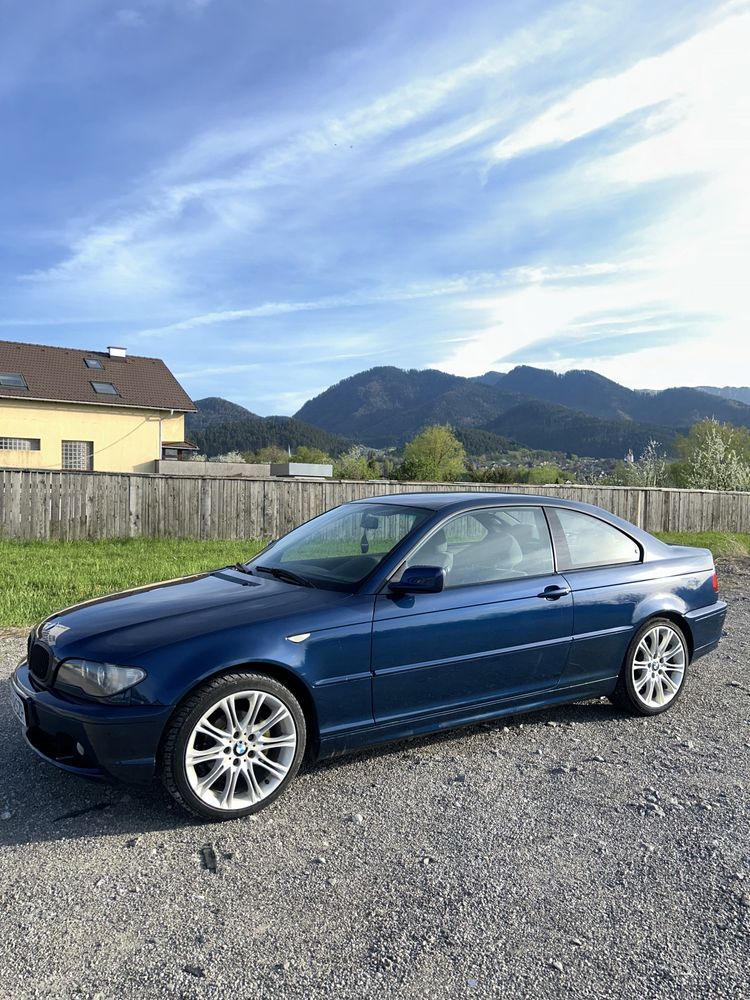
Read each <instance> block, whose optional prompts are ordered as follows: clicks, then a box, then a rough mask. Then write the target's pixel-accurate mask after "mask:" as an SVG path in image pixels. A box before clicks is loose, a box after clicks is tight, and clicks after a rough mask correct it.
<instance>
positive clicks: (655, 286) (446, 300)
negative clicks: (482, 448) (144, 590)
mask: <svg viewBox="0 0 750 1000" xmlns="http://www.w3.org/2000/svg"><path fill="white" fill-rule="evenodd" d="M0 18H1V19H2V24H3V31H2V33H0V128H1V129H2V133H1V134H2V136H3V143H2V156H0V181H1V182H2V191H3V195H4V196H3V198H2V199H0V235H1V236H2V238H1V239H0V337H3V338H6V339H11V340H28V341H34V342H37V343H47V344H59V345H67V346H77V347H88V348H92V349H93V348H99V347H105V346H106V345H107V344H110V343H117V344H123V345H125V346H127V347H128V348H129V350H130V351H131V352H132V353H137V354H149V355H155V356H160V357H163V358H164V359H165V360H166V361H167V363H168V364H169V365H170V366H171V367H172V369H173V370H174V371H175V372H176V373H177V374H178V375H179V376H180V378H181V380H182V381H183V383H184V385H185V387H186V388H187V390H188V391H189V392H190V393H191V395H192V396H193V398H200V397H202V396H206V395H219V396H224V397H226V398H229V399H233V400H235V401H237V402H240V403H242V404H243V405H245V406H247V407H249V408H250V409H252V410H254V411H255V412H258V413H262V414H267V413H292V412H294V411H295V410H296V409H297V408H298V407H299V406H300V405H301V404H302V402H304V400H306V399H307V398H309V397H310V396H313V395H315V394H316V393H317V392H319V391H321V390H322V389H323V388H325V387H327V386H328V385H330V384H331V383H333V382H334V381H336V380H338V379H340V378H343V377H345V376H347V375H350V374H353V373H354V372H357V371H360V370H362V369H364V368H370V367H372V366H374V365H382V364H393V365H398V366H401V367H416V368H423V367H428V366H430V367H438V368H441V369H443V370H446V371H451V372H455V373H457V374H462V375H473V374H479V373H481V372H483V371H485V370H487V369H490V368H495V369H500V370H507V369H509V368H510V367H512V366H513V365H514V364H521V363H530V364H535V365H539V366H541V367H550V368H554V369H556V370H565V369H568V368H575V367H577V368H581V367H586V368H595V369H596V370H598V371H601V372H602V373H603V374H605V375H608V376H610V377H612V378H615V379H617V380H618V381H621V382H624V383H625V384H628V385H632V386H636V387H652V388H660V387H663V386H666V385H673V384H702V383H716V384H721V385H724V384H747V383H748V382H750V337H749V336H748V329H749V323H748V321H749V320H750V316H748V313H749V312H750V306H749V305H748V302H750V297H749V296H748V294H747V284H748V279H747V276H746V269H747V261H748V259H750V199H748V197H747V194H746V187H747V180H746V178H747V176H748V175H750V82H749V78H748V73H747V52H748V51H750V4H748V3H747V2H745V0H742V2H737V0H735V2H729V3H707V2H705V0H703V2H691V0H679V2H677V0H660V2H659V3H658V4H657V3H654V2H653V0H649V2H641V0H632V2H622V3H618V2H608V0H598V2H597V0H588V2H585V3H576V2H566V3H559V4H552V3H541V2H534V0H525V2H521V0H516V2H489V0H487V2H483V3H477V2H472V0H463V2H462V3H461V4H457V3H453V2H426V0H411V2H410V3H408V4H405V3H403V2H398V3H396V2H391V0H381V2H380V3H379V4H371V3H364V2H359V0H355V2H352V0H348V2H343V0H305V2H304V3H303V2H300V0H297V2H294V3H291V2H288V0H275V2H271V0H133V2H131V3H122V4H119V3H118V2H112V0H65V3H64V4H62V3H59V2H58V0H38V2H36V3H34V4H25V5H21V4H18V3H17V2H15V0H0Z"/></svg>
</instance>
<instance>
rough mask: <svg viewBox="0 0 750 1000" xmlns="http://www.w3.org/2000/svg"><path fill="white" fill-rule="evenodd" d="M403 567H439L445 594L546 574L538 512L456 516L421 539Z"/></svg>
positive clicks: (547, 550)
mask: <svg viewBox="0 0 750 1000" xmlns="http://www.w3.org/2000/svg"><path fill="white" fill-rule="evenodd" d="M406 566H440V567H442V568H443V569H444V570H445V586H446V588H448V587H466V586H471V585H472V584H480V583H493V582H496V581H501V580H515V579H518V578H519V577H525V576H540V575H543V574H546V573H552V572H553V571H554V569H553V567H554V562H553V558H552V542H551V540H550V536H549V529H548V528H547V521H546V519H545V516H544V512H543V511H542V509H541V507H499V508H483V509H481V510H476V511H471V512H469V513H465V514H458V515H456V517H453V518H451V519H450V520H449V521H447V522H446V523H445V524H444V525H443V526H442V527H440V528H438V530H437V531H434V532H433V533H432V535H430V536H429V537H428V538H427V539H425V541H423V542H422V543H421V545H420V546H419V547H418V548H417V549H415V551H414V552H413V553H412V554H411V555H410V556H409V558H408V559H407V561H406V563H405V564H404V567H403V568H405V567H406Z"/></svg>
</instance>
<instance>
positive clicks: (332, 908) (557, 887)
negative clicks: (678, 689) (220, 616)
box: [0, 567, 750, 1000]
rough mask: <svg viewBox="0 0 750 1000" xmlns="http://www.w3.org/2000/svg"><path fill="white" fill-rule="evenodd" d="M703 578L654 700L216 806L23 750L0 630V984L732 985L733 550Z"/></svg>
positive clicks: (738, 594) (549, 993)
mask: <svg viewBox="0 0 750 1000" xmlns="http://www.w3.org/2000/svg"><path fill="white" fill-rule="evenodd" d="M722 582H723V596H724V597H726V599H727V600H728V601H729V603H730V614H729V617H728V619H727V633H726V637H725V639H724V642H723V644H722V646H721V648H720V650H719V651H718V652H716V653H714V654H712V655H711V656H710V657H707V658H705V659H704V660H701V661H699V662H698V663H697V664H696V666H695V669H694V670H693V672H692V676H691V678H690V681H689V687H688V689H687V690H686V692H685V696H684V697H683V698H682V699H681V701H680V702H679V703H678V705H677V706H676V707H675V708H674V709H673V710H672V711H670V712H669V713H667V714H666V715H665V716H662V717H661V718H659V719H656V720H648V721H643V720H638V719H631V718H626V717H623V716H622V715H620V714H618V713H617V712H616V711H615V710H614V709H613V708H612V707H611V706H610V705H609V704H608V703H605V702H600V701H597V702H587V703H581V704H576V705H571V706H567V707H563V708H558V709H554V710H552V711H549V712H544V713H538V714H534V715H526V716H517V717H514V718H513V719H512V720H503V721H501V722H500V723H499V724H492V725H484V726H478V727H475V728H472V729H468V730H463V731H460V732H454V733H451V734H447V735H442V736H439V737H433V738H429V739H421V740H419V741H415V742H411V743H408V744H407V743H402V744H398V745H394V746H391V747H389V748H387V749H385V750H377V751H374V752H368V753H361V754H358V755H356V756H354V757H349V758H343V759H339V760H336V761H334V762H328V763H321V764H318V765H315V766H312V767H308V768H307V769H306V770H305V771H304V772H303V773H302V774H301V775H300V777H299V778H298V779H297V781H296V782H295V783H294V784H293V785H292V787H291V788H290V790H289V791H288V792H287V793H286V794H285V795H284V796H283V797H282V798H281V800H279V802H278V803H276V804H275V805H273V806H272V807H270V808H269V809H268V810H266V811H265V812H263V813H261V814H260V815H259V816H257V817H253V818H252V819H250V820H245V821H238V822H235V823H230V824H219V825H211V824H209V825H201V824H199V823H196V822H193V821H191V820H189V819H187V818H186V817H184V816H183V815H182V814H181V813H180V811H179V810H178V809H177V807H173V806H172V805H171V804H170V802H169V800H168V798H167V797H166V794H165V793H162V792H161V791H160V790H159V789H158V788H156V789H154V790H151V789H147V790H145V791H141V790H135V791H134V790H132V789H125V788H124V787H108V786H103V785H97V784H92V783H87V782H84V781H81V780H80V779H77V778H74V777H71V776H68V775H64V774H60V773H58V772H57V771H55V770H54V769H53V768H51V767H49V766H48V765H45V764H44V763H43V762H41V761H39V760H38V759H37V758H36V757H35V756H34V754H32V752H31V751H30V750H28V749H27V748H26V747H25V746H24V745H23V744H22V742H21V738H20V734H19V732H18V728H17V725H16V722H15V720H14V719H13V717H12V716H11V712H10V708H9V706H8V703H7V677H8V675H9V674H10V672H11V669H12V667H13V665H14V664H15V662H16V661H17V659H18V658H19V656H20V655H21V652H22V649H23V639H22V637H20V636H19V635H18V634H16V635H12V634H10V635H8V634H6V635H4V636H3V637H2V638H0V687H2V691H0V733H1V734H2V739H3V745H4V746H6V747H7V748H8V750H9V753H8V756H7V758H6V767H5V778H4V781H3V783H2V785H0V863H1V871H2V878H1V879H0V972H1V975H0V997H2V998H3V1000H5V998H14V1000H22V998H27V997H29V998H31V997H45V998H46V997H61V998H62V997H64V998H97V1000H105V998H106V1000H110V998H112V1000H115V998H117V1000H123V998H130V997H134V998H135V997H137V998H139V1000H141V998H144V1000H145V998H151V997H154V998H156V997H165V996H170V997H184V998H204V997H206V998H213V997H216V998H222V1000H225V998H232V1000H244V998H252V1000H256V998H259V997H263V996H269V997H281V998H285V1000H286V998H296V997H309V998H330V997H335V998H337V1000H338V998H341V1000H348V998H356V1000H360V998H370V997H372V998H378V1000H381V998H382V1000H386V998H396V997H398V998H401V997H403V998H407V997H408V998H432V997H435V998H443V997H445V998H456V997H464V996H466V997H473V996H475V997H491V996H502V997H506V998H507V997H524V998H525V997H541V998H544V997H557V996H560V995H564V996H570V997H597V998H605V997H613V998H614V997H618V998H619V997H633V998H638V1000H644V998H657V997H658V998H672V997H674V998H678V997H679V998H689V997H696V998H697V997H700V998H704V997H707V996H710V997H712V998H721V997H731V998H732V1000H737V998H739V997H742V996H743V995H744V996H747V995H748V993H750V987H749V986H748V974H749V970H750V932H749V931H750V833H748V828H749V827H750V810H749V809H748V794H747V791H748V785H750V767H749V766H748V765H749V764H750V677H749V676H748V670H747V659H748V652H750V570H748V569H746V568H742V567H739V568H737V567H735V569H734V570H733V571H732V572H731V573H727V572H726V571H725V572H724V573H723V581H722ZM206 846H210V847H211V848H212V850H213V854H214V856H215V859H216V870H215V871H212V870H211V867H212V864H211V862H212V860H213V859H212V857H211V855H210V852H209V854H208V856H207V858H206V857H204V853H203V848H204V847H206ZM206 860H208V862H209V864H208V866H207V865H206Z"/></svg>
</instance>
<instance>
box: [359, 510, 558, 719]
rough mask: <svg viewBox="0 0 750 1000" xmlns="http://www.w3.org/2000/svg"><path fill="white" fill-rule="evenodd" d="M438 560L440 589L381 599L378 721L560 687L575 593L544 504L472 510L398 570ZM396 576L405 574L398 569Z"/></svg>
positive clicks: (376, 627)
mask: <svg viewBox="0 0 750 1000" xmlns="http://www.w3.org/2000/svg"><path fill="white" fill-rule="evenodd" d="M407 565H412V566H417V565H433V566H434V565H440V566H442V567H443V568H444V569H445V571H446V573H445V588H444V589H443V590H442V591H441V592H440V593H435V594H426V593H425V594H398V593H393V592H389V591H388V590H387V589H385V590H384V591H382V592H381V593H380V594H379V595H378V596H377V598H376V601H375V612H374V623H373V640H372V667H373V709H374V715H375V720H376V721H378V722H386V721H389V720H395V719H398V718H402V717H405V716H407V717H408V716H410V715H415V716H416V715H420V714H431V713H440V712H459V713H460V712H461V711H462V710H463V711H464V712H465V710H466V709H467V708H468V707H470V706H474V705H477V706H479V705H486V704H489V703H492V702H495V701H500V700H503V699H512V698H517V697H520V696H524V695H527V694H529V693H531V692H536V691H543V690H546V689H550V688H554V687H555V685H556V684H557V681H558V678H559V677H560V675H561V673H562V672H563V669H564V667H565V663H566V659H567V655H568V648H569V646H570V642H571V635H572V627H573V611H572V599H571V597H570V588H569V587H568V584H567V583H566V581H565V579H564V578H563V577H562V576H560V575H559V574H557V573H556V572H555V570H554V559H553V554H552V545H551V540H550V534H549V528H548V525H547V521H546V518H545V515H544V512H543V509H542V508H541V507H534V506H519V507H517V508H510V507H505V506H503V507H488V508H481V509H479V510H477V509H472V510H471V511H465V512H463V513H460V514H456V515H454V516H452V517H450V518H448V519H447V520H446V521H445V522H443V523H442V524H441V525H439V526H438V527H437V528H436V529H433V531H432V532H431V534H430V535H429V536H428V537H427V538H426V539H425V540H424V541H423V542H421V543H420V545H419V546H418V547H417V548H416V549H415V550H414V552H412V553H411V555H410V556H409V558H408V559H407V560H406V561H405V562H404V563H403V564H402V566H401V567H400V568H399V570H398V571H397V573H398V572H400V571H402V570H403V569H404V568H405V566H407ZM394 575H397V574H394Z"/></svg>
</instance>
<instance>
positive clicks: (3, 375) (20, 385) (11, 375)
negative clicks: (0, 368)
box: [0, 372, 29, 389]
mask: <svg viewBox="0 0 750 1000" xmlns="http://www.w3.org/2000/svg"><path fill="white" fill-rule="evenodd" d="M0 385H8V386H13V387H14V388H16V389H28V388H29V387H28V385H27V384H26V379H25V378H24V377H23V375H19V374H18V372H0Z"/></svg>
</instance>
